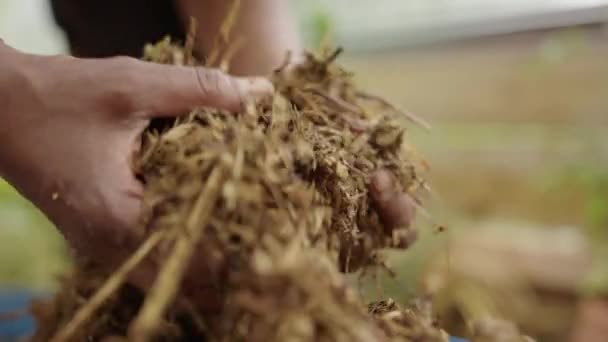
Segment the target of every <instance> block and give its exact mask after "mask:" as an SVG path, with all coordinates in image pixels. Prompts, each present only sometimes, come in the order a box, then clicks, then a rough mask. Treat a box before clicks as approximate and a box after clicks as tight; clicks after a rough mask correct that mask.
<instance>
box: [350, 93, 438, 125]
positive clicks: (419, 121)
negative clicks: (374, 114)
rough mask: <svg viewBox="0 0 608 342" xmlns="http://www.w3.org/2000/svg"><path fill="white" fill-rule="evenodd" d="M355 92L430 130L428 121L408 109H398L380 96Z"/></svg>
mask: <svg viewBox="0 0 608 342" xmlns="http://www.w3.org/2000/svg"><path fill="white" fill-rule="evenodd" d="M356 94H357V96H358V97H360V98H362V99H366V100H372V101H376V102H378V103H380V104H381V105H383V106H385V107H388V108H390V109H392V110H394V111H396V112H397V113H399V114H402V115H403V116H405V117H406V119H408V120H410V121H411V122H413V123H415V124H417V125H418V126H420V127H422V128H424V129H426V130H427V131H430V130H431V125H430V124H429V123H428V122H426V121H424V120H423V119H422V118H420V117H418V116H417V115H416V114H414V113H412V112H410V111H406V110H400V109H398V108H396V107H395V106H394V105H393V104H391V103H390V102H388V101H386V100H385V99H383V98H381V97H380V96H376V95H372V94H368V93H366V92H363V91H358V92H357V93H356Z"/></svg>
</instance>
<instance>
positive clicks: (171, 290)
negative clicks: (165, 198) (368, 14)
mask: <svg viewBox="0 0 608 342" xmlns="http://www.w3.org/2000/svg"><path fill="white" fill-rule="evenodd" d="M222 177H223V176H222V170H221V169H220V168H219V167H216V168H214V169H213V171H211V174H210V176H209V178H208V179H207V184H206V185H205V187H204V188H203V190H202V191H201V193H200V194H199V196H198V198H197V199H196V202H195V203H194V205H193V207H192V211H191V212H190V215H189V216H188V218H187V221H186V229H185V231H183V232H182V233H181V235H180V236H179V237H178V238H177V241H176V243H175V247H174V248H173V250H172V252H171V254H170V255H169V258H168V259H167V262H166V263H165V264H164V266H163V268H162V269H161V270H160V273H159V274H158V278H157V279H156V281H155V282H154V285H153V286H152V288H151V289H150V292H149V293H148V296H147V297H146V301H145V302H144V305H143V307H142V309H141V311H140V312H139V314H138V315H137V317H136V319H135V321H134V322H133V324H132V325H131V327H130V328H129V340H130V341H135V342H140V341H141V342H145V341H149V340H150V339H151V338H152V337H153V336H154V333H155V330H156V328H158V327H159V325H160V321H161V318H162V315H163V313H164V311H165V310H166V308H167V307H168V306H169V305H170V304H171V302H172V301H173V300H174V299H175V296H176V294H177V290H178V289H179V286H180V284H181V280H182V278H183V276H184V273H185V271H186V269H187V267H188V265H189V264H190V263H189V261H190V259H191V258H192V255H193V254H194V249H195V247H196V244H197V243H198V241H199V239H200V237H201V236H202V234H203V231H204V228H205V226H207V221H208V220H209V217H210V215H211V212H212V210H213V208H214V206H215V202H216V200H217V198H218V197H219V195H220V189H221V183H222V182H221V180H222ZM176 228H177V229H181V227H176Z"/></svg>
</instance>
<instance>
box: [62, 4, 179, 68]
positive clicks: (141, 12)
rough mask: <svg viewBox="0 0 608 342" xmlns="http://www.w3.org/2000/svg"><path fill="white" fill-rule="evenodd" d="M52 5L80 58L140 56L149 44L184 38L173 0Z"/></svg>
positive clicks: (71, 47) (72, 47) (73, 50)
mask: <svg viewBox="0 0 608 342" xmlns="http://www.w3.org/2000/svg"><path fill="white" fill-rule="evenodd" d="M51 6H52V9H53V13H54V15H55V19H56V21H57V23H58V24H59V26H60V27H61V28H63V29H64V31H65V33H66V35H67V38H68V42H69V44H70V49H71V52H72V54H73V55H74V56H78V57H109V56H116V55H127V56H132V57H140V56H141V54H142V49H143V47H144V45H145V44H146V43H154V42H157V41H158V40H160V39H162V38H163V37H164V36H165V35H170V36H171V37H173V38H175V39H178V40H183V38H184V30H183V27H182V24H181V22H180V20H179V18H178V15H177V12H176V9H175V7H174V4H173V1H171V0H51Z"/></svg>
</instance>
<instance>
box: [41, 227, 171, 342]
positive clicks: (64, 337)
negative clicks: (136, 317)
mask: <svg viewBox="0 0 608 342" xmlns="http://www.w3.org/2000/svg"><path fill="white" fill-rule="evenodd" d="M165 235H166V232H165V231H156V232H154V233H152V234H150V236H149V237H148V239H147V240H146V241H145V242H144V243H143V244H142V245H141V246H140V247H139V248H138V249H137V251H135V253H133V254H132V255H131V257H129V259H127V261H125V262H124V263H123V264H122V266H120V268H119V269H118V270H116V272H114V273H113V274H112V275H111V276H110V277H109V278H108V280H106V282H105V283H104V284H103V285H102V286H101V288H99V290H97V292H95V294H94V295H93V297H91V299H90V300H89V301H87V303H86V304H85V305H84V306H83V307H81V308H80V309H79V310H78V312H76V314H75V315H74V318H72V320H71V321H70V322H68V324H66V325H65V326H64V327H63V328H62V329H61V330H59V331H58V332H57V334H55V336H54V337H53V338H51V339H50V341H51V342H63V341H69V340H70V339H71V338H72V336H74V333H76V332H77V331H78V330H79V329H80V328H81V327H82V325H83V324H85V323H86V322H87V321H88V320H89V319H90V318H91V316H93V314H94V313H95V311H97V309H99V307H100V306H101V305H103V303H104V302H105V301H106V300H107V299H108V298H110V297H111V296H112V295H113V294H114V293H115V292H116V291H117V290H118V289H119V288H120V286H121V285H122V284H123V283H124V282H125V280H126V279H127V276H128V275H129V273H130V272H131V271H132V270H133V269H134V268H135V267H136V266H137V265H138V264H139V263H140V262H142V261H143V260H144V258H145V257H146V256H147V255H148V254H149V253H150V252H151V251H152V250H153V249H154V247H156V245H157V244H158V243H159V242H160V241H162V239H163V238H164V237H165Z"/></svg>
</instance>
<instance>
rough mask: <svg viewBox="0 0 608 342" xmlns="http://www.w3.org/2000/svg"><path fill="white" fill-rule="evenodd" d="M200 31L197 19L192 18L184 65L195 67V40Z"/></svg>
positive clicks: (185, 48)
mask: <svg viewBox="0 0 608 342" xmlns="http://www.w3.org/2000/svg"><path fill="white" fill-rule="evenodd" d="M197 29H198V21H197V20H196V18H195V17H190V27H189V28H188V35H187V36H186V44H185V45H184V64H185V65H193V62H194V40H195V38H196V30H197Z"/></svg>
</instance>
